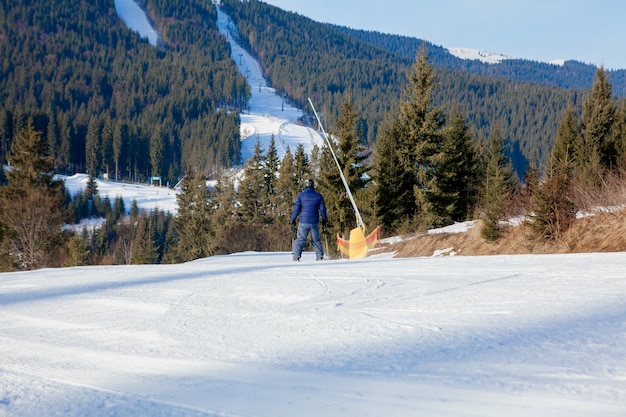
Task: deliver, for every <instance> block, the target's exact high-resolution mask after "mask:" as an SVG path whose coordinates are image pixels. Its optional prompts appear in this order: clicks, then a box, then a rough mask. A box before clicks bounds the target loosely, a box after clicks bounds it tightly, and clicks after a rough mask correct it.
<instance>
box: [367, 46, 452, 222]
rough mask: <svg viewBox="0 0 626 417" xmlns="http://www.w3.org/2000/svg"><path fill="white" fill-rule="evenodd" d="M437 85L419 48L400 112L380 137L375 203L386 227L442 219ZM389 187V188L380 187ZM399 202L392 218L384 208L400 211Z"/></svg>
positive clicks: (441, 126)
mask: <svg viewBox="0 0 626 417" xmlns="http://www.w3.org/2000/svg"><path fill="white" fill-rule="evenodd" d="M435 87H436V72H435V70H434V68H433V66H432V65H431V64H430V63H429V61H428V56H427V54H426V49H425V48H421V49H420V51H418V53H417V56H416V60H415V63H414V64H413V66H412V68H411V71H410V72H409V75H408V85H407V88H406V91H405V96H406V99H405V100H404V101H403V102H402V103H401V104H400V114H399V115H398V116H397V117H396V118H395V120H392V121H391V122H389V123H387V124H386V126H385V127H384V128H383V130H382V132H381V135H380V137H379V138H378V139H377V141H376V148H375V165H374V175H375V181H376V182H377V190H378V194H377V208H378V215H379V217H380V218H381V219H383V223H384V224H385V226H387V227H392V224H395V225H397V226H399V225H404V226H402V227H407V226H408V227H415V228H418V229H423V228H427V227H429V226H431V225H433V224H435V223H437V222H438V220H437V211H438V210H439V206H440V204H438V199H439V198H440V197H441V195H440V193H441V189H440V184H439V182H438V181H439V180H440V176H439V173H438V172H437V170H436V167H437V164H436V161H437V160H438V159H441V158H442V156H441V155H440V153H441V147H442V142H443V140H444V135H443V129H444V127H445V124H446V118H445V115H444V112H443V110H442V108H441V107H438V106H434V105H433V92H434V89H435ZM386 186H391V187H389V188H386V189H383V188H382V187H386ZM398 206H400V207H402V208H401V209H400V211H401V212H400V213H398V214H400V216H401V218H400V219H394V220H391V219H389V216H388V215H386V214H385V212H386V211H388V210H392V211H398Z"/></svg>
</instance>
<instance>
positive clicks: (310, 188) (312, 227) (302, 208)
mask: <svg viewBox="0 0 626 417" xmlns="http://www.w3.org/2000/svg"><path fill="white" fill-rule="evenodd" d="M304 187H305V188H304V191H302V192H301V193H300V194H298V198H296V202H295V203H294V205H293V214H292V215H291V224H292V225H293V226H294V227H295V224H296V219H297V218H298V215H299V216H300V224H299V225H298V235H297V238H296V239H295V240H294V241H293V260H294V261H299V260H300V256H301V255H302V251H303V250H304V245H305V243H306V239H307V237H308V236H309V232H310V233H311V243H312V244H313V248H314V249H315V259H316V260H318V261H321V260H322V259H323V258H324V248H323V246H322V240H321V239H320V229H319V221H320V216H321V217H322V224H326V221H327V220H328V218H327V217H326V204H325V203H324V197H322V195H321V194H320V193H318V192H317V191H315V184H314V183H313V180H306V181H304Z"/></svg>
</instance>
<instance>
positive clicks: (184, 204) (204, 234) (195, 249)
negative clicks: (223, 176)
mask: <svg viewBox="0 0 626 417" xmlns="http://www.w3.org/2000/svg"><path fill="white" fill-rule="evenodd" d="M181 189H182V192H181V193H179V194H177V195H176V200H177V201H178V215H177V216H176V217H175V218H174V228H175V230H176V240H175V242H173V243H172V244H173V247H171V248H168V251H169V252H170V253H169V254H168V261H170V262H186V261H191V260H193V259H198V258H205V257H207V256H211V255H214V254H215V252H216V250H217V248H218V246H219V236H218V234H217V232H216V229H215V227H214V223H213V220H212V216H213V213H214V210H215V209H214V206H213V201H212V198H211V193H210V192H209V190H208V188H207V185H206V180H205V178H204V175H203V174H201V173H200V174H196V173H194V172H191V171H190V172H188V173H187V174H186V175H185V177H184V179H183V181H182V183H181Z"/></svg>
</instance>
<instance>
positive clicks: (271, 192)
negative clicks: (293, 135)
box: [263, 134, 280, 222]
mask: <svg viewBox="0 0 626 417" xmlns="http://www.w3.org/2000/svg"><path fill="white" fill-rule="evenodd" d="M279 168H280V159H279V158H278V150H277V149H276V139H275V138H274V135H273V134H272V137H271V139H270V145H269V147H268V148H267V152H266V154H265V161H264V164H263V170H264V173H263V179H264V187H265V202H266V207H265V212H266V222H270V221H273V220H274V219H275V217H276V207H277V206H278V195H277V182H278V170H279ZM270 219H271V220H270Z"/></svg>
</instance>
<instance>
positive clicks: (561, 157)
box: [548, 105, 581, 176]
mask: <svg viewBox="0 0 626 417" xmlns="http://www.w3.org/2000/svg"><path fill="white" fill-rule="evenodd" d="M580 129H581V128H580V123H579V121H578V117H577V115H576V110H574V108H573V107H572V106H571V105H570V106H568V108H567V109H566V110H565V114H564V116H563V119H562V120H561V123H560V124H559V127H558V129H557V133H556V140H555V141H554V145H552V152H551V153H550V160H549V167H548V169H549V170H554V169H556V166H554V165H558V166H560V167H568V169H570V170H571V169H572V168H573V165H574V162H575V161H574V158H575V156H576V155H575V152H576V144H577V142H578V140H579V138H580V136H581V131H580ZM566 173H567V175H568V176H569V175H571V172H566Z"/></svg>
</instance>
